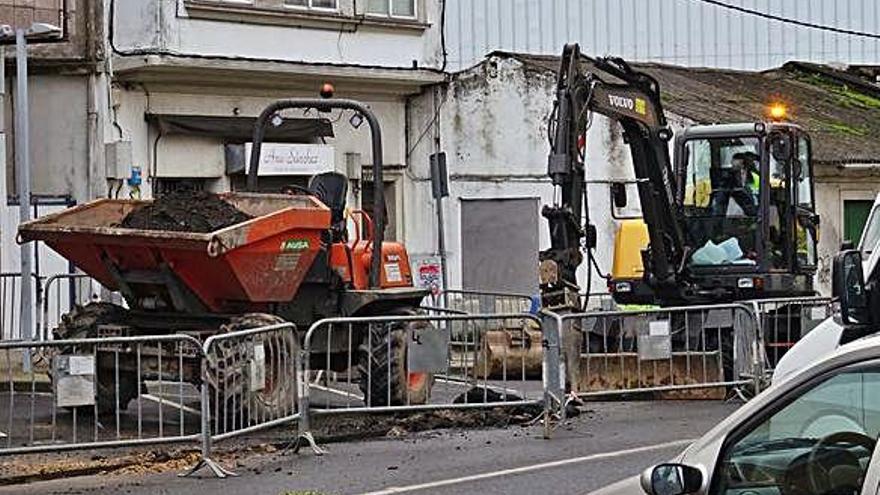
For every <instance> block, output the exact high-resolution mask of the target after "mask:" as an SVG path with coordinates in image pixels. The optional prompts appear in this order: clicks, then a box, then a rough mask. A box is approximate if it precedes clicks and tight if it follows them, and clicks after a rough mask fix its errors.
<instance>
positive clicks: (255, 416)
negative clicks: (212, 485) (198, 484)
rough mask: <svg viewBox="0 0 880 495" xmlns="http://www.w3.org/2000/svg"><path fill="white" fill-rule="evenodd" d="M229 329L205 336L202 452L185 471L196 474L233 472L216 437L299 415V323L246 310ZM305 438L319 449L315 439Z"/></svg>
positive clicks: (220, 438) (242, 431) (227, 327)
mask: <svg viewBox="0 0 880 495" xmlns="http://www.w3.org/2000/svg"><path fill="white" fill-rule="evenodd" d="M254 326H255V328H246V327H254ZM237 328H245V329H244V330H237ZM224 330H226V331H228V333H221V334H218V335H214V336H211V337H209V338H208V339H207V340H205V344H204V347H203V353H204V356H205V366H203V376H202V383H203V384H204V385H203V386H202V387H201V397H202V401H201V403H202V409H201V415H202V438H201V440H202V455H201V459H200V460H199V462H198V463H197V464H196V465H195V466H193V467H192V468H190V469H189V470H188V471H187V472H185V473H183V474H182V475H181V476H189V475H192V474H194V473H195V472H197V471H199V470H200V469H202V468H203V467H204V468H208V469H210V470H211V472H212V473H213V474H214V475H215V476H217V477H220V478H224V477H226V476H230V475H234V473H232V472H231V471H228V470H226V469H224V468H223V467H222V466H220V465H219V464H218V463H216V462H215V461H214V460H213V459H212V458H211V449H212V445H213V444H214V443H215V442H219V441H222V440H226V439H229V438H232V437H236V436H241V435H246V434H249V433H253V432H256V431H259V430H263V429H267V428H271V427H274V426H280V425H282V424H285V423H290V422H294V421H296V420H297V419H298V418H299V417H300V412H299V409H298V406H299V401H298V395H299V392H298V384H297V379H298V370H300V364H299V339H298V336H297V334H296V326H295V325H294V324H292V323H284V322H282V320H280V319H279V318H275V317H272V316H267V315H244V316H243V317H240V318H237V319H234V320H233V322H232V323H231V324H229V325H227V326H226V327H225V328H224ZM306 438H307V439H308V440H309V441H310V442H311V443H312V445H314V446H315V450H316V453H320V451H319V449H317V446H316V445H315V444H314V440H312V439H311V437H310V436H307V437H306Z"/></svg>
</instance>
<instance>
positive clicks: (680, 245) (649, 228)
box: [539, 44, 819, 310]
mask: <svg viewBox="0 0 880 495" xmlns="http://www.w3.org/2000/svg"><path fill="white" fill-rule="evenodd" d="M594 113H597V114H601V115H604V116H606V117H608V118H609V119H612V120H614V121H617V122H618V123H619V124H620V126H621V127H622V129H623V138H624V141H625V142H626V143H627V144H628V146H629V149H630V152H631V155H632V165H633V171H634V175H635V184H636V187H637V189H638V197H639V201H640V203H641V211H642V218H641V219H640V220H636V221H632V220H628V221H624V222H622V223H621V226H620V227H619V229H618V238H617V239H616V240H615V252H614V257H615V265H616V266H615V270H614V271H613V272H612V274H611V276H610V280H609V288H610V289H611V292H612V294H613V296H614V297H615V299H616V300H617V301H618V302H619V303H640V304H659V305H662V306H671V305H676V306H679V305H693V304H710V303H725V302H734V301H741V300H748V299H761V298H774V297H786V296H802V295H813V294H814V289H813V275H814V274H815V271H816V242H817V229H818V223H819V217H818V215H816V213H815V207H814V204H815V203H814V199H813V192H814V191H813V183H812V163H811V160H810V138H809V136H808V135H807V133H806V132H805V131H804V130H803V129H802V128H800V127H799V126H797V125H795V124H791V123H787V122H781V121H774V120H770V121H766V122H764V121H761V122H748V123H736V124H716V125H696V126H691V127H688V128H685V129H684V130H681V131H679V132H677V135H676V137H675V141H674V147H675V155H674V160H672V159H670V154H669V149H668V148H669V142H670V141H671V140H672V138H673V133H672V130H671V129H670V128H669V126H668V123H667V121H666V117H665V116H664V113H663V106H662V103H661V98H660V87H659V84H658V82H657V80H656V79H654V78H653V77H651V76H650V75H648V74H646V73H644V72H639V71H636V70H634V69H633V68H631V67H630V66H629V65H628V64H627V63H626V62H624V61H623V60H621V59H619V58H599V59H594V60H590V59H586V58H584V57H582V56H581V54H580V50H579V48H578V45H576V44H573V45H567V46H566V47H565V48H564V50H563V53H562V61H561V67H560V70H559V75H558V78H557V85H556V102H555V105H554V111H553V114H552V116H551V120H550V148H551V150H550V155H549V159H548V175H549V176H550V179H551V181H552V183H553V186H554V188H555V189H556V193H555V194H554V197H555V198H556V199H555V201H554V204H552V205H545V206H544V208H543V211H542V214H543V216H544V217H545V218H546V219H547V222H548V224H549V229H550V243H551V246H550V248H549V249H547V250H545V251H542V252H541V253H540V256H539V260H540V263H541V265H540V282H541V289H542V297H543V302H544V306H545V307H548V308H556V309H569V310H578V309H580V308H582V307H583V306H584V301H583V300H582V297H581V295H580V294H581V288H580V286H579V284H578V281H577V271H578V268H579V267H580V266H581V265H582V264H583V263H584V262H585V261H587V262H590V263H591V264H592V265H594V264H595V263H593V261H594V260H593V259H591V257H592V250H593V249H594V248H595V247H596V242H597V239H596V228H595V226H594V225H593V224H592V223H591V218H590V211H589V203H588V200H587V187H586V184H587V182H588V181H587V170H585V167H584V148H585V134H586V131H587V129H588V127H589V125H590V122H591V119H592V114H594ZM621 185H622V184H621ZM621 189H622V188H617V190H616V191H615V188H614V187H612V191H613V193H612V197H613V198H612V199H613V202H614V203H615V204H617V205H621V204H623V203H625V201H626V198H625V190H623V191H622V193H623V194H621ZM621 196H623V197H621ZM627 259H628V260H629V264H628V266H623V265H624V264H625V263H624V261H626V260H627ZM640 272H641V273H640Z"/></svg>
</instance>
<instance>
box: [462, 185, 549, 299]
mask: <svg viewBox="0 0 880 495" xmlns="http://www.w3.org/2000/svg"><path fill="white" fill-rule="evenodd" d="M539 204H540V202H539V199H538V198H521V199H520V198H517V199H463V200H462V202H461V250H462V254H461V259H462V266H461V270H462V288H463V289H471V290H488V291H504V292H518V293H524V294H534V293H536V292H537V290H538V246H539V244H538V242H539V240H538V239H539V238H538V208H539Z"/></svg>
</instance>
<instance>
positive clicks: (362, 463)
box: [0, 401, 739, 495]
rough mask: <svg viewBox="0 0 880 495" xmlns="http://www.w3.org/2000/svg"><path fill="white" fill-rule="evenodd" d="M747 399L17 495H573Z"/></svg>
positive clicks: (270, 457) (633, 410) (596, 410)
mask: <svg viewBox="0 0 880 495" xmlns="http://www.w3.org/2000/svg"><path fill="white" fill-rule="evenodd" d="M738 406H739V404H737V403H730V404H725V403H722V402H692V401H689V402H685V401H679V402H672V401H670V402H629V403H592V404H589V405H588V408H589V409H590V411H589V412H587V413H585V414H583V415H581V416H580V417H578V418H575V419H573V420H571V421H570V423H569V424H567V425H565V426H563V427H562V428H561V429H559V430H558V431H557V432H556V434H555V436H554V438H553V439H551V440H543V439H542V438H541V429H540V427H538V426H535V427H519V426H517V427H509V428H503V429H484V430H443V431H434V432H422V433H413V434H407V435H404V436H402V437H397V438H382V439H375V440H368V441H359V442H350V443H339V444H333V445H330V446H329V451H330V452H329V453H328V454H327V455H325V456H323V457H316V456H314V455H312V454H311V453H310V452H303V453H300V454H280V453H273V454H262V455H258V456H254V457H250V458H248V459H246V460H244V461H238V464H237V465H236V466H234V470H235V471H236V472H237V473H239V474H240V476H239V477H237V478H229V479H225V480H218V479H213V478H211V477H208V476H207V475H203V476H202V477H201V478H196V479H180V478H178V477H177V476H176V475H175V473H164V474H158V475H146V476H130V475H129V476H124V477H122V476H108V475H104V476H88V477H80V478H71V479H62V480H54V481H46V482H38V483H32V484H29V485H19V486H10V487H5V488H2V489H0V494H2V493H16V494H38V493H39V494H46V493H52V494H74V493H81V494H111V493H112V494H117V493H123V494H179V493H191V494H205V495H216V494H219V493H243V494H248V495H257V494H288V493H289V494H304V493H309V494H310V495H311V494H314V493H317V494H367V493H369V494H372V495H385V494H386V493H387V494H390V493H418V494H432V495H434V494H436V495H440V494H454V493H481V494H483V495H490V494H504V495H518V494H523V495H525V494H534V493H542V494H556V493H560V494H563V493H565V494H570V493H575V494H578V493H588V492H590V491H591V490H595V489H597V488H600V487H602V486H605V485H607V484H610V483H612V482H615V481H617V480H620V479H623V478H626V477H629V476H631V475H634V474H637V473H639V472H640V471H641V470H642V469H644V468H646V467H648V466H650V465H652V464H654V463H657V462H661V461H663V460H666V459H669V458H670V457H672V456H674V455H675V454H676V453H678V452H679V451H680V450H682V449H683V448H684V446H685V445H686V443H687V440H689V439H692V438H695V437H697V436H699V435H701V434H702V433H703V432H705V431H707V430H708V429H709V428H711V427H712V426H713V425H715V424H717V423H718V421H719V420H720V419H721V418H723V417H725V416H727V415H728V414H730V413H731V412H732V411H733V410H735V409H736V408H737V407H738Z"/></svg>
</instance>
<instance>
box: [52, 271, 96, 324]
mask: <svg viewBox="0 0 880 495" xmlns="http://www.w3.org/2000/svg"><path fill="white" fill-rule="evenodd" d="M100 289H101V286H100V285H99V284H98V283H97V282H96V281H95V280H94V279H93V278H91V277H89V276H88V275H86V274H84V273H60V274H57V275H51V276H49V277H46V279H45V281H44V282H43V290H42V311H41V316H40V318H39V336H38V338H39V339H40V340H51V339H52V330H53V329H54V328H56V327H57V326H58V324H59V323H60V322H61V318H62V317H63V315H65V314H67V313H68V312H69V311H71V310H72V309H73V308H74V306H76V305H77V304H79V305H82V304H87V303H88V302H90V301H93V300H97V299H100V296H101V294H100Z"/></svg>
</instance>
